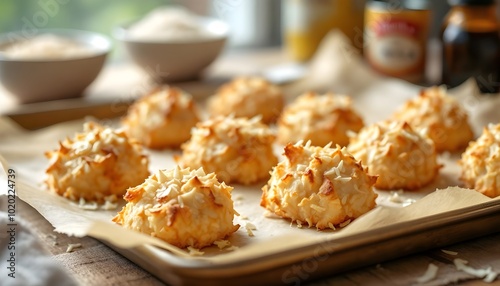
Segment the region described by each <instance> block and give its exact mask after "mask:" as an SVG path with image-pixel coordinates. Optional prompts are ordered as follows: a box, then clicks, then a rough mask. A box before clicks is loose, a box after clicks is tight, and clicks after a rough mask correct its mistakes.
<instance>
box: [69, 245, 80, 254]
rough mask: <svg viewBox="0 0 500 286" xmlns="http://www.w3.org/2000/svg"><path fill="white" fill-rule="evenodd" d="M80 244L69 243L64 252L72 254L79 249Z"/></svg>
mask: <svg viewBox="0 0 500 286" xmlns="http://www.w3.org/2000/svg"><path fill="white" fill-rule="evenodd" d="M81 247H82V244H81V243H69V244H68V248H66V252H67V253H70V252H73V250H75V249H76V248H81Z"/></svg>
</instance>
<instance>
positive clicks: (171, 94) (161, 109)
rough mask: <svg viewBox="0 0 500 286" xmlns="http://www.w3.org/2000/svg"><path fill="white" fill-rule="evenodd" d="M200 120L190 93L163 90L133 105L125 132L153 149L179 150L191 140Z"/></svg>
mask: <svg viewBox="0 0 500 286" xmlns="http://www.w3.org/2000/svg"><path fill="white" fill-rule="evenodd" d="M198 121H200V118H199V115H198V110H197V107H196V104H195V102H194V101H193V99H192V97H191V95H190V94H188V93H186V92H184V91H182V90H180V89H178V88H174V87H168V86H164V87H159V88H156V89H154V90H153V91H151V92H150V93H149V94H147V95H146V96H144V97H142V98H140V99H139V100H137V101H136V102H135V103H134V104H133V105H131V106H130V108H129V110H128V113H127V115H126V116H125V118H124V119H123V120H122V124H123V126H124V128H125V132H126V133H127V135H129V136H130V137H132V138H135V139H137V140H138V141H139V142H140V143H141V144H143V145H145V146H146V147H149V148H154V149H161V148H167V147H170V148H176V147H179V146H180V145H181V144H182V143H183V142H185V141H187V140H188V139H189V137H190V133H189V131H190V129H191V128H192V127H193V126H194V125H195V124H196V123H197V122H198Z"/></svg>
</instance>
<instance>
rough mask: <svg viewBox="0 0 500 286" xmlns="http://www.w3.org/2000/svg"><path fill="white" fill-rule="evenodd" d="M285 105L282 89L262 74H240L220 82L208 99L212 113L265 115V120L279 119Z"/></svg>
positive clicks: (243, 115) (248, 115)
mask: <svg viewBox="0 0 500 286" xmlns="http://www.w3.org/2000/svg"><path fill="white" fill-rule="evenodd" d="M283 105H284V95H283V93H282V91H281V89H280V88H279V87H278V86H276V85H274V84H271V83H270V82H268V81H267V80H265V79H263V78H260V77H238V78H236V79H234V80H232V81H231V82H229V83H226V84H224V85H223V86H221V87H220V88H219V89H218V90H217V92H216V94H215V95H213V96H212V97H211V98H210V99H209V101H208V110H209V112H210V114H212V115H230V114H234V115H235V116H236V117H248V118H251V117H254V116H257V115H260V116H262V122H264V123H272V122H274V121H276V119H277V118H278V116H279V114H280V113H281V110H282V109H283Z"/></svg>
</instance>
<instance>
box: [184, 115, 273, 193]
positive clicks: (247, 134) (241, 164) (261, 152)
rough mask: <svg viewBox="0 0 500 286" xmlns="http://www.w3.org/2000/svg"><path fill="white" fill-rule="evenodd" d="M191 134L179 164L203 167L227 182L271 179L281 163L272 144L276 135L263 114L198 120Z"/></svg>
mask: <svg viewBox="0 0 500 286" xmlns="http://www.w3.org/2000/svg"><path fill="white" fill-rule="evenodd" d="M191 133H192V135H191V139H190V140H189V141H188V142H186V143H184V144H182V146H181V149H182V155H181V156H180V157H177V158H176V159H177V162H178V163H179V165H181V166H183V167H191V168H193V169H194V168H199V167H203V169H204V170H205V171H206V172H210V173H211V172H214V173H215V174H217V177H218V178H219V179H220V180H222V181H224V182H226V183H227V184H228V183H230V182H236V183H241V184H245V185H249V184H252V183H255V182H258V181H260V180H263V179H267V178H268V177H269V171H270V170H271V168H272V167H273V166H274V165H276V163H277V162H278V159H277V158H276V156H275V155H274V153H273V146H272V145H273V142H274V140H275V136H274V134H273V133H272V131H271V130H270V129H269V127H268V126H267V125H265V124H263V123H262V122H260V118H259V117H254V118H252V119H247V118H234V117H233V116H229V117H223V116H218V117H215V118H212V119H209V120H207V121H204V122H200V123H198V124H197V125H196V127H195V128H194V129H193V130H192V131H191Z"/></svg>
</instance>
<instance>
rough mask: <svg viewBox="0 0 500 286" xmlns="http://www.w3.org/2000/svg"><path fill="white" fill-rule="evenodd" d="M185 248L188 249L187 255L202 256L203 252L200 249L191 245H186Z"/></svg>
mask: <svg viewBox="0 0 500 286" xmlns="http://www.w3.org/2000/svg"><path fill="white" fill-rule="evenodd" d="M187 250H188V251H189V255H191V256H202V255H203V254H205V252H203V251H200V250H199V249H197V248H194V247H192V246H188V247H187Z"/></svg>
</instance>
